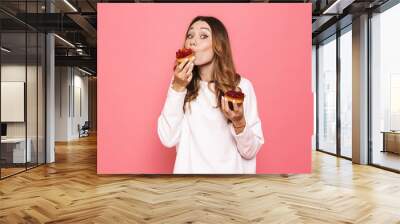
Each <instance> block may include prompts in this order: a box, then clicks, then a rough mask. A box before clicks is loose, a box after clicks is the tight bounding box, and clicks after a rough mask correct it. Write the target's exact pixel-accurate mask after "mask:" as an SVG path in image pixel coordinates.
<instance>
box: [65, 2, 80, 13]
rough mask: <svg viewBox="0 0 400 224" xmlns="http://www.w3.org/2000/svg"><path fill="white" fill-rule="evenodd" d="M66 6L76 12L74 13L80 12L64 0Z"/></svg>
mask: <svg viewBox="0 0 400 224" xmlns="http://www.w3.org/2000/svg"><path fill="white" fill-rule="evenodd" d="M64 2H65V4H67V5H68V6H69V7H70V8H71V9H72V10H74V12H78V10H77V9H76V8H75V7H74V6H73V5H72V4H71V3H69V1H68V0H64Z"/></svg>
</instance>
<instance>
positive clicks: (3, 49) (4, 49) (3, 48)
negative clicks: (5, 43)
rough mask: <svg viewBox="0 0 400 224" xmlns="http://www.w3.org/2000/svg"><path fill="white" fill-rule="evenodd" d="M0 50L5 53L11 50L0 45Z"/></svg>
mask: <svg viewBox="0 0 400 224" xmlns="http://www.w3.org/2000/svg"><path fill="white" fill-rule="evenodd" d="M1 50H2V51H4V52H6V53H10V52H11V50H9V49H7V48H5V47H1Z"/></svg>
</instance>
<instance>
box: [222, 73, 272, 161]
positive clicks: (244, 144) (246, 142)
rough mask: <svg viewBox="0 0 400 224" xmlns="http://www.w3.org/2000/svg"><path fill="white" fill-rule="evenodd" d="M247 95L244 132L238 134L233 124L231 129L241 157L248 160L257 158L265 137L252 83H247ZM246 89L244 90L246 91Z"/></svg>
mask: <svg viewBox="0 0 400 224" xmlns="http://www.w3.org/2000/svg"><path fill="white" fill-rule="evenodd" d="M246 83H247V88H246V89H247V94H246V96H245V100H244V102H243V107H244V108H243V109H244V111H243V113H244V117H245V119H246V126H245V128H244V130H243V131H242V132H241V133H239V134H236V132H235V129H234V128H233V125H232V123H231V124H230V129H231V133H232V135H233V137H234V138H235V141H236V145H237V149H238V151H239V153H240V155H241V156H242V157H243V158H244V159H247V160H251V159H253V158H255V156H256V154H257V152H258V151H259V150H260V148H261V146H262V145H263V144H264V136H263V131H262V128H261V120H260V118H259V116H258V108H257V99H256V94H255V91H254V88H253V86H252V84H251V83H250V81H247V80H246ZM244 89H245V88H243V90H244Z"/></svg>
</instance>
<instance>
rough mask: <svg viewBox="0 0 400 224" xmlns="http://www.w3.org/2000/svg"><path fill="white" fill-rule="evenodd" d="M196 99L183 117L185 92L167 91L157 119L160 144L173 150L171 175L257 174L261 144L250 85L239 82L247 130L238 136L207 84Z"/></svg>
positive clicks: (256, 112) (201, 88)
mask: <svg viewBox="0 0 400 224" xmlns="http://www.w3.org/2000/svg"><path fill="white" fill-rule="evenodd" d="M200 86H201V87H200V90H199V94H198V96H197V98H196V99H195V100H193V101H191V102H190V106H191V110H189V109H186V112H185V113H183V109H182V108H183V102H184V99H185V95H186V93H187V90H185V91H183V92H178V91H175V90H174V89H172V87H171V85H170V87H169V89H168V94H167V99H166V102H165V105H164V108H163V110H162V112H161V115H160V117H159V118H158V136H159V137H160V140H161V143H162V144H163V145H164V146H166V147H168V148H172V147H174V146H176V160H175V166H174V174H241V173H248V174H254V173H256V154H257V152H258V151H259V149H260V147H261V145H262V144H263V143H264V136H263V132H262V128H261V121H260V118H259V117H258V110H257V100H256V95H255V92H254V88H253V86H252V84H251V82H250V81H249V80H247V79H245V78H243V77H242V78H241V81H240V83H239V87H240V88H241V89H242V91H243V92H244V94H245V99H244V102H243V107H244V116H245V119H246V127H245V128H244V130H243V131H242V132H241V133H239V134H238V135H237V134H236V133H235V130H234V128H233V126H232V124H228V123H227V119H226V118H225V116H224V115H223V113H222V111H221V110H220V108H214V107H215V106H216V105H217V101H216V98H215V94H214V93H213V92H212V91H211V90H210V89H209V88H208V83H207V82H205V81H200Z"/></svg>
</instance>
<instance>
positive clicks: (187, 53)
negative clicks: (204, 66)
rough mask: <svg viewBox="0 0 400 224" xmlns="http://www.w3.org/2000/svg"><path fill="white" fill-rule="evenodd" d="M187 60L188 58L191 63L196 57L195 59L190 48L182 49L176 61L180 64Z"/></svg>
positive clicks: (178, 52)
mask: <svg viewBox="0 0 400 224" xmlns="http://www.w3.org/2000/svg"><path fill="white" fill-rule="evenodd" d="M186 58H188V59H189V61H193V60H194V58H195V57H194V54H193V50H192V49H190V48H182V49H179V50H178V51H177V52H176V61H177V62H178V63H181V62H183V61H184V60H185V59H186Z"/></svg>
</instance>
